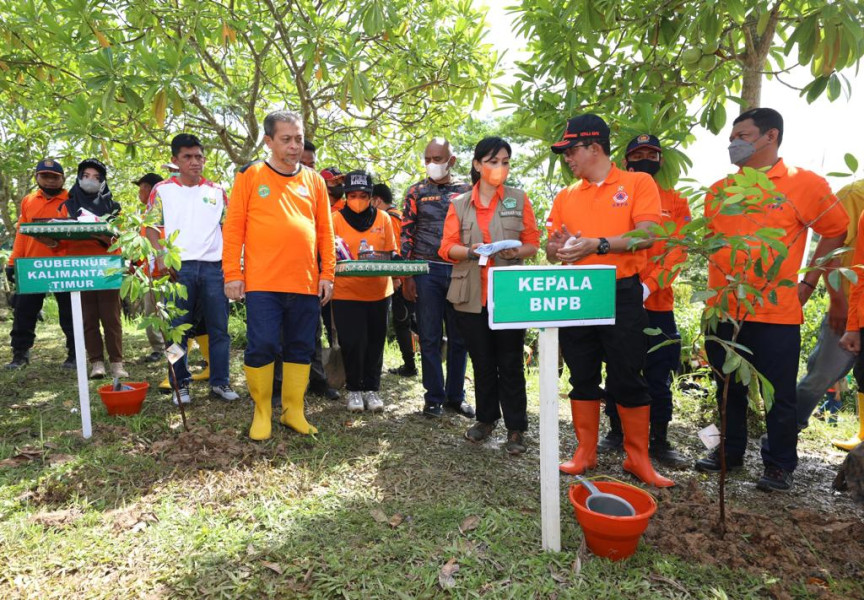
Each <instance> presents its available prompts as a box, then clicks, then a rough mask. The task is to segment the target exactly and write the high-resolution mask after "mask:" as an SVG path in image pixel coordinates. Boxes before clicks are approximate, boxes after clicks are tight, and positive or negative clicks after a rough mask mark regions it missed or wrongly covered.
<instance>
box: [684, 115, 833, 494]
mask: <svg viewBox="0 0 864 600" xmlns="http://www.w3.org/2000/svg"><path fill="white" fill-rule="evenodd" d="M729 139H730V141H731V143H730V145H729V158H730V161H731V162H732V163H733V164H735V165H737V166H739V167H742V168H743V167H750V168H753V169H763V170H765V171H766V174H767V176H768V178H769V179H770V180H771V182H772V183H773V184H774V188H775V189H774V190H772V191H771V192H770V197H766V198H765V199H764V202H762V203H760V205H758V206H756V207H754V208H752V209H749V210H748V212H747V213H743V214H741V213H736V212H735V211H723V208H724V203H725V201H726V199H727V198H728V197H729V196H732V195H733V192H732V191H728V190H726V189H724V188H726V187H727V186H729V185H731V181H730V180H729V179H726V180H723V181H719V182H717V183H716V184H714V185H713V186H712V187H711V190H712V191H711V192H710V193H709V194H708V195H707V196H706V199H705V217H706V218H707V219H708V220H709V223H710V227H711V229H712V230H713V231H714V232H715V233H716V234H717V235H725V236H733V235H734V236H743V235H753V234H755V233H756V232H757V231H759V230H760V229H762V228H766V227H770V228H776V229H780V230H782V231H783V232H784V233H783V235H782V237H781V239H780V241H781V243H782V245H783V246H785V247H786V248H788V254H787V255H786V257H785V259H784V260H783V261H782V262H781V263H780V268H779V270H778V272H777V274H776V275H775V276H774V277H773V278H772V279H770V280H767V281H766V280H765V278H764V277H761V276H760V275H758V274H757V273H755V272H747V273H743V275H744V277H745V279H746V281H747V284H748V285H750V286H752V287H753V288H755V289H758V290H760V291H761V292H762V296H763V298H765V301H764V302H758V301H757V300H756V299H754V298H753V297H752V296H749V297H748V298H747V301H748V302H749V305H750V306H751V307H752V308H751V309H750V310H749V311H748V310H745V309H744V308H743V306H742V305H744V303H740V304H739V302H738V300H739V299H738V297H737V293H736V292H729V291H728V290H727V289H726V286H727V282H728V279H727V277H728V276H740V275H742V273H741V270H742V268H743V267H742V265H743V264H744V262H745V261H744V260H742V259H741V257H740V254H739V255H738V257H737V259H736V260H732V258H733V257H732V251H731V249H730V248H728V247H725V248H723V249H721V250H720V251H718V252H717V253H715V254H714V255H713V256H712V257H711V260H710V261H709V266H708V286H709V288H712V289H715V290H718V291H719V293H722V294H724V295H725V297H724V298H720V297H715V298H713V299H712V300H709V302H721V301H722V302H726V303H728V311H729V313H730V314H731V315H732V316H733V318H735V319H736V320H738V321H739V322H742V325H741V328H740V332H739V334H738V337H737V339H736V341H737V342H738V343H739V344H742V345H743V346H745V347H747V348H748V349H749V350H750V352H751V353H752V354H750V355H748V360H750V362H751V363H752V364H753V366H754V367H755V368H756V370H757V371H759V373H760V374H761V375H762V376H764V377H765V378H766V379H767V380H768V381H770V382H771V385H772V386H773V387H774V404H773V406H772V407H771V409H770V410H769V411H768V414H767V417H766V425H767V430H768V434H767V436H764V437H763V440H762V462H763V464H764V473H763V475H762V477H761V478H760V479H759V481H758V483H757V484H756V487H757V488H758V489H760V490H763V491H767V492H771V491H781V492H782V491H788V490H790V489H791V488H792V472H793V471H794V470H795V467H796V466H797V463H798V454H797V443H798V432H797V426H796V413H797V410H796V408H797V407H796V394H795V380H796V379H797V376H798V355H799V352H800V346H801V323H802V321H803V313H802V310H801V307H802V305H803V304H804V303H805V302H806V301H807V299H808V298H809V297H810V294H811V293H812V291H813V288H814V287H815V285H816V283H818V281H819V276H820V271H819V270H814V271H811V272H809V273H808V274H807V275H806V277H805V278H804V279H803V280H802V281H801V282H799V284H798V289H797V290H796V289H795V288H794V287H784V286H780V285H778V283H779V282H782V281H784V280H791V281H795V280H796V279H797V277H798V275H797V271H798V268H799V266H800V265H801V259H802V258H803V256H804V252H805V250H806V243H807V229H808V228H812V229H813V231H814V232H815V233H818V234H819V235H821V236H822V237H821V239H820V241H819V244H818V245H817V246H816V250H815V252H814V255H813V258H812V259H811V261H810V266H814V265H815V264H816V261H817V260H818V259H819V258H821V257H823V256H825V255H827V254H828V253H829V252H831V251H832V250H834V249H836V248H839V247H840V246H842V245H843V240H844V239H845V237H846V230H847V227H848V224H849V217H848V216H847V215H846V211H845V210H844V209H843V206H842V204H840V201H839V200H837V198H836V196H834V194H833V193H832V192H831V188H830V187H829V186H828V182H827V181H825V179H823V178H822V177H820V176H819V175H817V174H815V173H812V172H810V171H806V170H804V169H799V168H796V167H791V166H786V164H785V163H784V162H783V160H782V159H781V158H780V156H779V154H778V152H779V147H780V144H781V142H782V141H783V117H782V116H780V113H778V112H777V111H776V110H772V109H770V108H755V109H752V110H748V111H746V112H744V113H742V114H741V115H740V116H739V117H738V118H737V119H735V123H734V125H733V127H732V133H731V135H730V137H729ZM761 252H767V253H768V254H769V262H773V260H774V257H775V250H774V249H773V248H764V247H763V245H762V244H755V243H754V244H751V253H753V254H754V255H755V256H757V257H758V256H759V253H761ZM835 262H836V261H835ZM829 266H833V264H831V265H829ZM824 274H825V279H826V283H827V275H828V272H827V269H826V270H825V272H824ZM827 287H828V292H829V295H830V296H831V302H832V303H833V302H845V298H844V297H843V294H842V291H840V290H834V289H833V288H831V287H830V286H827ZM771 298H774V300H773V301H772V300H771ZM714 333H715V335H717V336H718V337H720V338H721V339H726V340H729V339H731V337H732V335H733V324H732V323H730V322H723V323H720V325H719V326H718V327H717V331H716V332H714ZM705 346H706V350H707V353H708V360H709V361H710V362H711V365H712V366H713V367H714V369H715V372H717V373H720V372H722V366H723V364H724V362H725V360H726V352H725V350H724V349H723V347H722V346H720V344H718V343H716V342H711V341H709V342H707V343H706V345H705ZM716 381H717V388H718V389H717V398H718V399H720V398H722V397H723V393H724V386H723V378H722V377H717V378H716ZM728 392H729V393H728V400H727V405H726V413H727V415H726V418H727V426H726V465H727V467H728V468H729V469H734V468H739V467H741V466H742V464H743V462H744V451H745V449H746V446H747V387H746V386H744V385H742V384H741V383H740V382H734V381H733V382H731V383H730V384H729V390H728ZM720 458H721V457H720V453H719V450H714V451H713V452H712V453H711V454H709V455H708V456H706V457H705V458H702V459H700V460H698V461H696V468H697V469H698V470H700V471H707V472H716V471H719V470H720Z"/></svg>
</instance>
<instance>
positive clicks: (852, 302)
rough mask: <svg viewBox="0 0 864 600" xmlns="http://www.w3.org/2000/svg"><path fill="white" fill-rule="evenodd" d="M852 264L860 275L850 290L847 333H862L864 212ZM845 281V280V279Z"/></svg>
mask: <svg viewBox="0 0 864 600" xmlns="http://www.w3.org/2000/svg"><path fill="white" fill-rule="evenodd" d="M852 264H853V265H855V267H853V268H854V269H855V272H856V273H857V274H858V282H857V283H853V284H852V285H851V286H850V288H849V318H848V319H846V331H860V330H861V326H862V324H864V212H862V213H861V216H860V217H858V237H857V238H856V240H855V253H854V254H853V255H852ZM844 281H845V278H844Z"/></svg>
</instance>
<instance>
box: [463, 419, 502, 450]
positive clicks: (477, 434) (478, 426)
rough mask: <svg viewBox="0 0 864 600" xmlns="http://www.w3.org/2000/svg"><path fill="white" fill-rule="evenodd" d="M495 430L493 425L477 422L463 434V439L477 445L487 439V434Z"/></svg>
mask: <svg viewBox="0 0 864 600" xmlns="http://www.w3.org/2000/svg"><path fill="white" fill-rule="evenodd" d="M494 429H495V423H481V422H480V421H477V422H476V423H474V424H473V425H472V426H471V428H470V429H469V430H468V431H466V432H465V439H466V440H468V441H469V442H474V443H475V444H479V443H480V442H482V441H483V440H485V439H486V438H488V437H489V434H490V433H492V431H493V430H494Z"/></svg>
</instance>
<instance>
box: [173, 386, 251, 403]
mask: <svg viewBox="0 0 864 600" xmlns="http://www.w3.org/2000/svg"><path fill="white" fill-rule="evenodd" d="M181 390H182V388H181ZM210 395H211V396H216V397H217V398H219V399H220V400H227V401H229V402H233V401H234V400H239V399H240V396H239V395H238V394H237V392H235V391H234V390H232V389H231V386H230V385H213V386H210Z"/></svg>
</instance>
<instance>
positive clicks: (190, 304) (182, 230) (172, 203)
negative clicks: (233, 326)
mask: <svg viewBox="0 0 864 600" xmlns="http://www.w3.org/2000/svg"><path fill="white" fill-rule="evenodd" d="M205 160H206V159H205V157H204V147H203V146H202V145H201V141H200V140H199V139H198V138H197V137H195V136H194V135H190V134H188V133H181V134H180V135H177V136H175V137H174V139H173V140H171V161H172V162H173V163H174V164H175V165H177V166H178V167H179V172H178V173H177V174H175V175H174V176H173V177H171V178H170V179H168V180H166V181H162V182H160V183H158V184H156V186H154V187H153V191H152V193H151V195H150V203H149V204H150V208H149V210H150V211H155V213H156V216H157V218H156V220H155V223H156V225H157V226H159V227H161V228H162V229H163V230H164V233H163V234H164V236H165V237H166V238H169V237H171V235H173V234H174V233H175V232H177V238H176V239H175V240H174V245H175V246H176V247H178V248H179V249H180V259H181V261H182V266H181V267H180V270H179V272H178V273H177V280H178V281H179V282H180V283H182V284H183V285H184V286H186V294H187V296H186V298H185V299H184V298H177V299H176V304H177V307H178V308H181V309H183V310H185V311H186V313H185V314H183V315H180V316H179V317H177V318H175V319H174V320H173V321H172V322H171V326H172V327H178V326H180V325H183V324H185V323H189V324H192V323H194V321H195V313H196V306H197V308H198V310H200V311H201V315H202V316H203V317H204V320H205V321H206V322H207V333H208V334H209V336H210V361H209V362H210V391H211V393H212V394H213V395H214V396H216V397H219V398H222V399H223V400H237V398H239V396H238V395H237V394H236V393H235V392H234V390H232V389H231V387H230V386H229V385H228V350H229V347H230V338H229V337H228V299H227V298H226V297H225V291H224V290H225V283H224V277H223V274H222V221H223V219H224V217H225V210H226V207H227V205H228V197H227V196H226V194H225V191H224V190H223V189H222V188H221V187H219V186H218V185H216V184H215V183H213V182H212V181H208V180H207V179H204V177H202V176H201V172H202V171H203V170H204V162H205ZM159 238H160V230H159V229H157V228H155V227H151V228H148V229H147V239H148V240H150V243H151V244H153V245H154V246H155V247H157V248H158V247H159ZM157 263H158V264H157V266H158V268H159V270H162V271H164V270H165V265H164V264H163V263H162V260H161V258H160V259H158V260H157ZM182 346H183V348H184V349H185V348H186V335H184V336H183V340H182ZM174 373H175V375H176V377H177V387H178V389H179V392H180V397H179V398H178V397H177V394H176V392H175V394H174V403H175V404H177V403H178V401H179V402H182V403H184V404H188V403H189V402H190V401H191V399H190V396H189V382H190V381H191V380H192V375H191V374H190V373H189V367H188V364H187V361H186V359H185V357H184V360H182V361H178V362H177V363H175V365H174Z"/></svg>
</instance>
